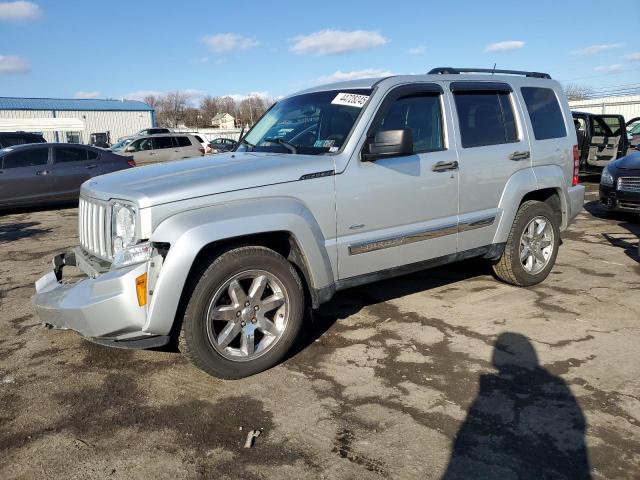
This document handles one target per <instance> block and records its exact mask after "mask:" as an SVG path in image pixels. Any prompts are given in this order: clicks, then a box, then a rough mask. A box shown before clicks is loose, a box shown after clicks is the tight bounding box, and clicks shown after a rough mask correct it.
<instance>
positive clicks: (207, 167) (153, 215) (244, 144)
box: [33, 68, 584, 378]
mask: <svg viewBox="0 0 640 480" xmlns="http://www.w3.org/2000/svg"><path fill="white" fill-rule="evenodd" d="M576 153H577V150H576V133H575V130H574V127H573V120H572V117H571V112H570V111H569V106H568V104H567V100H566V98H565V96H564V94H563V93H562V89H561V87H560V85H559V84H558V83H557V82H555V81H553V80H551V78H550V76H549V75H547V74H544V73H537V72H520V71H500V70H491V71H486V70H477V69H475V70H474V69H455V68H438V69H434V70H432V71H431V72H429V74H427V75H415V76H391V77H386V78H378V79H364V80H355V81H350V82H343V83H336V84H332V85H326V86H320V87H315V88H312V89H309V90H305V91H303V92H299V93H296V94H294V95H291V96H289V97H286V98H284V99H282V100H280V101H279V102H277V103H276V104H275V105H274V106H273V107H272V108H271V109H270V110H269V111H268V112H267V113H266V114H265V115H264V116H263V117H262V118H261V119H260V120H259V121H258V122H257V123H256V124H255V125H254V126H253V128H252V129H251V130H250V131H249V133H248V134H247V135H246V136H245V137H244V138H243V139H242V140H241V142H240V143H239V145H238V146H237V147H236V149H235V151H232V152H229V153H226V154H221V155H216V156H207V157H199V158H194V159H189V160H182V161H177V162H168V163H160V164H156V165H150V166H146V167H142V168H134V169H130V170H125V171H122V172H117V173H112V174H109V175H104V176H100V177H96V178H94V179H91V180H89V181H88V182H86V183H85V184H84V185H83V186H82V191H81V197H80V208H79V240H80V245H79V246H78V247H76V248H75V249H73V250H72V251H70V252H67V253H64V254H61V255H58V256H56V258H55V259H54V270H53V271H52V272H50V273H48V274H47V275H45V276H44V277H42V278H41V279H40V280H38V282H37V283H36V291H37V293H36V295H35V296H34V297H33V304H34V306H35V309H36V311H37V313H38V315H39V316H40V318H41V319H42V321H43V322H44V323H46V324H48V325H50V326H52V327H55V328H63V329H73V330H75V331H77V332H79V333H80V334H81V335H83V336H85V337H87V338H88V339H89V340H92V341H94V342H98V343H101V344H105V345H111V346H115V347H126V348H149V347H157V346H160V345H163V344H166V343H168V342H169V341H170V340H171V339H177V340H178V341H179V347H180V349H181V351H182V352H183V353H184V354H185V355H186V356H187V357H188V358H189V359H190V360H191V361H192V362H193V363H194V364H195V365H196V366H198V367H199V368H201V369H203V370H205V371H206V372H208V373H210V374H212V375H215V376H219V377H223V378H240V377H244V376H247V375H251V374H254V373H256V372H259V371H261V370H264V369H266V368H269V367H271V366H273V365H274V364H276V363H277V362H279V361H280V360H281V359H282V358H283V357H284V355H285V354H286V353H287V351H288V350H289V349H290V347H291V346H292V344H293V342H294V340H295V339H296V336H297V335H298V333H299V332H300V330H301V326H302V322H303V316H304V312H305V307H306V306H310V307H313V308H317V307H318V306H319V305H320V304H322V303H323V302H326V301H327V300H329V299H330V298H331V297H332V295H333V294H334V293H335V292H336V291H337V290H341V289H345V288H349V287H352V286H355V285H360V284H364V283H367V282H373V281H376V280H380V279H383V278H388V277H391V276H394V275H398V274H403V273H407V272H411V271H415V270H418V269H424V268H428V267H431V266H434V265H441V264H444V263H448V262H453V261H456V260H459V259H463V258H469V257H474V256H478V257H484V258H487V259H489V260H490V261H491V262H492V264H493V270H494V272H495V274H496V276H497V277H498V278H500V279H502V280H503V281H505V282H508V283H510V284H513V285H520V286H529V285H534V284H536V283H538V282H541V281H542V280H544V279H545V278H546V277H547V275H548V274H549V271H550V270H551V269H552V267H553V264H554V262H555V259H556V255H557V254H558V247H559V245H560V232H561V231H563V230H564V229H565V228H567V226H568V225H569V223H570V222H571V220H572V219H573V218H574V217H575V216H576V215H577V213H578V212H579V211H580V209H581V208H582V204H583V199H584V188H583V187H582V186H581V185H578V181H577V180H578V177H577V168H578V165H577V156H576ZM65 265H75V266H77V267H79V268H80V269H81V270H83V271H84V272H85V273H86V275H87V278H86V279H83V280H81V281H78V282H75V283H69V282H65V281H63V280H62V271H63V267H64V266H65Z"/></svg>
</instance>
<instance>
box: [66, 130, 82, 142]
mask: <svg viewBox="0 0 640 480" xmlns="http://www.w3.org/2000/svg"><path fill="white" fill-rule="evenodd" d="M66 137H67V143H80V132H67V134H66Z"/></svg>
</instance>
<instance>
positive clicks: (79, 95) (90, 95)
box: [73, 91, 100, 98]
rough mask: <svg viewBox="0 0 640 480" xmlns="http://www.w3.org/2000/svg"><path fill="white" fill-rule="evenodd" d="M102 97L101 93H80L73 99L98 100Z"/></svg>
mask: <svg viewBox="0 0 640 480" xmlns="http://www.w3.org/2000/svg"><path fill="white" fill-rule="evenodd" d="M99 96H100V92H98V91H95V92H83V91H79V92H76V94H75V95H74V96H73V98H98V97H99Z"/></svg>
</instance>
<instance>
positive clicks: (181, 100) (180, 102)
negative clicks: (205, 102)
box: [156, 90, 191, 127]
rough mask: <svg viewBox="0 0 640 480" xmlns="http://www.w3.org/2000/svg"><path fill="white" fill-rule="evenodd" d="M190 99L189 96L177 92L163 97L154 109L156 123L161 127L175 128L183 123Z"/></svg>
mask: <svg viewBox="0 0 640 480" xmlns="http://www.w3.org/2000/svg"><path fill="white" fill-rule="evenodd" d="M190 99H191V97H190V95H188V94H187V93H184V92H181V91H179V90H176V91H174V92H169V93H167V94H166V95H164V96H163V97H162V98H160V100H159V101H158V104H157V107H156V108H157V110H156V111H157V114H158V123H159V124H160V125H163V126H168V127H177V126H178V125H179V124H180V123H181V122H184V119H185V112H186V110H187V109H188V108H189V100H190Z"/></svg>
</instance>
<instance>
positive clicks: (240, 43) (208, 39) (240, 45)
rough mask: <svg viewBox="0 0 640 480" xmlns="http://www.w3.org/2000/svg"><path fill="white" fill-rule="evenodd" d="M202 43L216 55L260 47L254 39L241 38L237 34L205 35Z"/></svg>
mask: <svg viewBox="0 0 640 480" xmlns="http://www.w3.org/2000/svg"><path fill="white" fill-rule="evenodd" d="M202 41H203V42H204V43H205V45H207V46H208V47H209V48H210V49H211V50H212V51H214V52H216V53H224V52H230V51H232V50H247V49H249V48H253V47H256V46H258V45H260V42H258V41H257V40H256V39H254V38H247V37H243V36H242V35H240V34H238V33H216V34H215V35H205V36H204V37H202Z"/></svg>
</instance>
